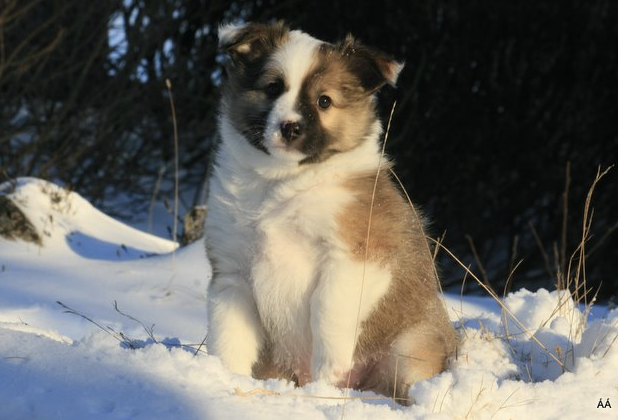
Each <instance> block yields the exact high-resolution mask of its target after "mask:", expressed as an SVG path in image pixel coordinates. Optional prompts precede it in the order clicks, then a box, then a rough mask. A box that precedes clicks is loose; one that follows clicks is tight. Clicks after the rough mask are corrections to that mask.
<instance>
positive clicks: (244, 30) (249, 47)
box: [218, 21, 289, 65]
mask: <svg viewBox="0 0 618 420" xmlns="http://www.w3.org/2000/svg"><path fill="white" fill-rule="evenodd" d="M288 33H289V28H288V27H287V26H286V25H285V24H284V23H283V21H279V22H277V23H273V24H260V23H247V24H241V25H233V24H231V25H230V24H228V25H222V26H220V27H219V32H218V34H219V49H220V50H221V51H223V52H225V53H227V55H228V56H229V57H230V59H231V60H232V63H233V64H235V65H248V64H251V63H253V62H255V61H256V60H258V59H260V58H261V57H263V56H265V55H266V54H269V53H271V52H272V51H273V50H274V49H275V48H277V47H278V46H279V45H281V43H282V42H283V41H284V40H285V39H286V38H287V36H288Z"/></svg>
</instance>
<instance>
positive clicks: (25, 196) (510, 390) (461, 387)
mask: <svg viewBox="0 0 618 420" xmlns="http://www.w3.org/2000/svg"><path fill="white" fill-rule="evenodd" d="M0 194H7V195H9V196H11V197H12V198H13V199H14V200H15V201H16V202H17V203H18V204H19V206H20V208H21V209H22V211H23V212H24V213H25V214H26V215H27V216H28V217H29V218H30V220H31V221H32V222H33V224H34V225H35V226H36V228H37V230H38V231H40V232H45V234H44V235H43V244H42V245H41V246H38V245H34V244H27V243H24V242H20V241H10V240H6V239H3V238H0V419H2V420H4V419H7V420H9V419H10V420H20V419H35V418H36V419H63V420H72V419H90V418H92V419H232V420H233V419H242V420H245V419H247V418H251V419H288V418H294V419H360V420H363V419H385V420H390V419H432V420H440V419H453V418H454V419H466V418H468V419H511V418H514V419H515V418H516V419H521V418H526V417H529V418H535V419H561V420H563V419H582V418H608V419H609V418H617V417H618V416H617V413H618V411H616V410H618V375H617V374H616V373H617V372H618V343H617V342H616V341H618V340H617V338H616V337H618V311H615V310H614V311H610V310H608V309H606V308H603V307H599V306H593V307H592V310H591V311H590V313H588V312H587V310H586V308H583V307H581V306H580V305H575V304H574V303H573V302H572V300H571V299H570V297H569V296H568V295H564V294H561V293H559V292H556V291H553V292H549V291H546V290H542V289H541V290H537V291H534V292H532V291H528V290H520V291H518V292H515V293H513V294H510V295H509V296H507V297H506V298H505V299H504V300H503V304H504V305H505V307H506V308H508V312H510V313H511V314H512V315H513V316H514V317H516V318H517V321H515V319H514V318H513V317H512V316H511V315H506V313H507V312H505V311H504V310H502V307H501V306H500V304H499V303H498V302H496V301H494V300H493V299H491V298H485V297H468V296H466V297H461V296H457V295H451V294H447V295H445V302H446V305H447V307H448V308H449V312H450V315H451V319H452V320H453V322H454V324H455V325H456V326H457V327H458V330H459V333H460V335H461V336H462V344H461V346H460V348H459V350H458V352H457V355H455V356H454V357H453V358H452V360H451V363H450V366H449V368H448V369H447V370H446V371H445V372H443V373H441V374H439V375H437V376H435V377H433V378H431V379H429V380H425V381H421V382H418V383H416V384H414V385H413V386H412V388H411V390H410V395H411V396H412V397H413V398H414V399H415V401H416V403H415V404H414V405H412V406H410V407H402V406H399V405H397V404H394V403H392V402H390V401H389V400H387V399H384V398H379V397H377V396H375V395H373V394H370V393H359V392H356V391H347V390H340V389H337V388H335V387H333V386H330V385H328V384H326V383H323V382H314V383H310V384H308V385H306V386H305V387H303V388H297V389H295V388H294V387H293V385H291V384H289V383H287V382H285V381H276V380H269V381H258V380H255V379H253V378H250V377H245V376H239V375H235V374H232V373H230V372H229V371H227V370H226V369H225V368H224V367H223V366H222V365H221V363H220V362H219V360H218V359H217V358H215V357H213V356H209V355H208V354H207V352H206V349H205V348H204V347H203V346H200V343H201V342H202V341H203V339H204V336H205V334H206V332H207V324H208V322H207V319H206V303H205V302H206V299H205V293H206V290H207V284H208V281H209V278H210V274H211V273H210V266H209V264H208V261H207V258H206V255H205V251H204V248H203V245H202V244H201V243H199V242H198V243H195V244H193V245H190V246H188V247H185V248H182V249H177V248H176V244H175V243H173V242H170V241H167V240H164V239H160V238H156V237H153V236H151V235H149V234H146V233H143V232H140V231H138V230H135V229H133V228H130V227H128V226H126V225H124V224H122V223H120V222H118V221H116V220H113V219H111V218H109V217H107V216H106V215H104V214H102V213H100V212H99V211H98V210H96V209H95V208H93V207H92V206H91V205H90V204H89V203H88V202H87V201H86V200H84V199H83V198H81V197H80V196H79V195H78V194H77V193H74V192H68V191H65V190H64V189H62V188H60V187H58V186H56V185H53V184H49V183H46V182H43V181H40V180H36V179H30V178H23V179H20V180H19V181H18V182H17V183H16V184H4V185H3V186H0ZM57 302H61V303H62V305H61V304H59V303H57ZM63 305H64V306H63ZM87 318H88V319H87ZM533 337H534V338H533ZM536 340H538V342H537V341H536ZM608 401H609V404H607V403H608ZM599 405H601V406H603V407H606V408H602V407H600V406H599ZM609 405H612V406H614V407H612V408H610V407H609Z"/></svg>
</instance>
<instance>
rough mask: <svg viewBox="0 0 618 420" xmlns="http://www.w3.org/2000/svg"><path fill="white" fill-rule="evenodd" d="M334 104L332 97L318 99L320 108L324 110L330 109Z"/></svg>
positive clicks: (324, 96) (323, 96)
mask: <svg viewBox="0 0 618 420" xmlns="http://www.w3.org/2000/svg"><path fill="white" fill-rule="evenodd" d="M332 103H333V101H332V99H330V96H327V95H322V96H320V97H319V98H318V106H319V107H320V108H322V109H327V108H329V107H330V105H331V104H332Z"/></svg>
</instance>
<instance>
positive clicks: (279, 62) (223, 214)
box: [206, 24, 454, 399]
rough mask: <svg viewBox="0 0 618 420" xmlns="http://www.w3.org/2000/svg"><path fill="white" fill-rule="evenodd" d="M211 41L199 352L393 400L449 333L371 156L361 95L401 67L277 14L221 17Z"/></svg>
mask: <svg viewBox="0 0 618 420" xmlns="http://www.w3.org/2000/svg"><path fill="white" fill-rule="evenodd" d="M220 45H221V47H222V48H223V49H224V50H225V51H226V52H227V53H228V54H229V56H230V65H229V66H228V80H227V82H226V87H225V90H224V95H223V100H222V112H221V117H220V132H221V137H222V143H221V145H220V148H219V151H218V153H217V157H216V162H215V166H214V169H213V175H212V178H211V181H210V189H209V199H208V215H207V220H206V237H207V239H206V244H207V249H208V255H209V257H210V258H211V261H212V263H213V271H214V276H213V280H212V282H211V285H210V286H209V324H210V327H209V333H208V339H207V346H208V350H209V352H211V353H212V354H216V355H217V356H219V357H220V358H221V360H222V361H223V363H224V364H225V365H226V366H227V367H228V368H229V369H231V370H232V371H235V372H238V373H243V374H247V375H251V374H253V375H254V376H256V377H259V378H267V377H280V378H285V379H289V380H294V381H295V382H296V383H297V384H299V385H302V384H304V383H306V382H307V381H311V380H317V379H325V380H327V381H329V382H330V383H333V384H336V385H339V386H345V385H349V386H354V387H356V388H359V389H372V390H374V391H376V392H381V393H384V394H386V393H388V392H390V391H391V389H393V390H395V389H398V393H397V395H401V398H403V399H406V398H407V396H406V395H405V392H407V386H409V384H410V383H412V382H414V381H415V380H418V379H420V378H423V377H427V376H430V375H431V374H433V373H436V372H437V371H440V370H441V369H442V367H443V365H444V361H445V358H446V356H447V355H448V353H450V351H451V350H452V347H453V345H454V334H453V332H452V327H451V326H450V323H449V322H448V319H447V318H446V315H445V312H444V309H443V307H442V306H441V304H440V302H439V299H438V297H437V293H436V286H437V279H436V277H435V270H433V262H432V261H431V257H430V255H429V251H428V248H427V244H426V242H424V241H425V239H424V237H423V233H422V227H421V225H420V220H418V218H417V217H416V216H415V215H414V213H413V212H412V211H411V209H410V208H409V207H408V206H407V204H406V203H405V202H404V200H403V199H402V198H401V196H400V195H399V194H398V193H397V191H396V189H395V188H394V187H393V185H392V184H391V183H390V181H389V180H388V176H387V173H386V172H385V171H384V169H387V168H389V167H390V166H389V163H388V162H387V161H385V160H383V158H382V157H381V156H380V152H379V140H380V136H381V130H382V129H381V125H380V122H379V121H378V119H377V117H376V113H375V109H374V98H373V93H374V92H375V91H376V90H377V89H378V88H379V87H380V86H381V85H383V84H385V83H394V80H395V79H396V77H397V74H398V72H399V70H400V69H401V65H400V64H398V63H396V62H394V61H392V60H390V59H388V58H387V57H386V56H385V55H383V54H381V53H379V52H376V51H374V50H371V49H368V48H365V47H364V46H362V45H361V44H359V43H357V42H355V41H353V40H352V39H348V40H346V41H345V42H344V43H343V44H340V45H332V44H326V43H323V42H321V41H318V40H316V39H314V38H312V37H310V36H308V35H306V34H304V33H302V32H299V31H290V30H289V29H287V28H286V27H285V26H283V25H282V24H274V25H244V26H228V27H223V28H222V29H220ZM380 168H382V171H381V172H380V170H379V169H380ZM378 175H379V176H380V177H381V178H378V181H379V182H378V183H377V184H376V183H375V180H376V176H378ZM374 185H376V186H378V187H379V191H377V193H376V192H375V191H373V188H372V187H373V186H374ZM370 214H371V215H372V216H373V217H375V220H374V222H372V223H371V224H370V223H369V221H370ZM374 224H375V226H374ZM372 229H373V230H374V231H373V233H371V232H370V231H371V230H372ZM368 235H370V236H368ZM405 258H407V259H408V260H404V259H405ZM400 357H405V359H403V361H401V363H400V364H399V362H400V361H399V360H397V359H398V358H400ZM414 357H422V358H426V359H427V360H424V361H421V362H419V363H411V362H410V360H412V359H410V358H414ZM397 364H399V366H400V367H399V369H401V370H400V372H399V373H397V372H396V370H397V369H394V367H395V366H396V365H397ZM397 387H399V388H397Z"/></svg>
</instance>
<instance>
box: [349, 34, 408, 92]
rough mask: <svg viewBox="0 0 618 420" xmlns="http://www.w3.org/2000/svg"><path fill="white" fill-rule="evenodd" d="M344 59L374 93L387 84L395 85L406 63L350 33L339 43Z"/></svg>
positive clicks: (365, 86) (366, 88) (364, 85)
mask: <svg viewBox="0 0 618 420" xmlns="http://www.w3.org/2000/svg"><path fill="white" fill-rule="evenodd" d="M339 49H340V53H341V57H342V59H343V60H344V61H345V62H346V64H347V66H348V69H349V70H350V71H351V72H352V73H353V74H355V75H356V76H357V77H358V78H359V80H360V83H361V85H362V87H363V89H365V90H366V91H368V92H371V93H374V92H376V91H378V90H379V89H380V88H381V87H382V86H384V85H385V84H389V85H391V86H395V84H396V83H397V78H398V77H399V73H400V72H401V70H402V69H403V66H404V63H400V62H398V61H396V60H394V59H393V58H392V57H390V56H389V55H387V54H385V53H383V52H382V51H379V50H376V49H374V48H371V47H368V46H365V45H363V44H362V43H360V42H359V41H357V40H356V39H354V37H352V36H351V35H348V36H347V37H346V39H345V41H343V42H342V43H340V44H339Z"/></svg>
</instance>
